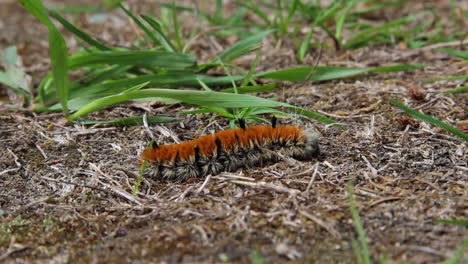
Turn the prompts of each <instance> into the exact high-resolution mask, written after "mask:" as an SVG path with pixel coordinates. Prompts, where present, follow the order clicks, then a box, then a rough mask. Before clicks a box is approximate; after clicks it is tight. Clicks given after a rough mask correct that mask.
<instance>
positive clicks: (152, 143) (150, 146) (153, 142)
mask: <svg viewBox="0 0 468 264" xmlns="http://www.w3.org/2000/svg"><path fill="white" fill-rule="evenodd" d="M148 147H149V148H151V149H155V148H158V147H159V145H158V143H156V141H155V140H154V139H152V140H151V141H150V143H149V145H148Z"/></svg>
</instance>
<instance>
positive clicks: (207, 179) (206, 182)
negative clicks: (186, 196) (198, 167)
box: [195, 174, 211, 195]
mask: <svg viewBox="0 0 468 264" xmlns="http://www.w3.org/2000/svg"><path fill="white" fill-rule="evenodd" d="M210 179H211V174H210V175H208V176H207V177H206V179H205V181H204V182H203V184H202V185H201V186H200V188H199V189H198V190H197V191H196V192H195V194H196V195H198V194H200V193H201V192H202V191H203V189H204V188H205V186H206V185H207V184H208V182H209V181H210Z"/></svg>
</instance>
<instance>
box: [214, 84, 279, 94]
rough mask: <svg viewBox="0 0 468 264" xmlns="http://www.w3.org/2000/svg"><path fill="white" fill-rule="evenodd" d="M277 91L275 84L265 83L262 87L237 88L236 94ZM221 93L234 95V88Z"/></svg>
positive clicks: (223, 90)
mask: <svg viewBox="0 0 468 264" xmlns="http://www.w3.org/2000/svg"><path fill="white" fill-rule="evenodd" d="M276 89H278V87H277V86H276V83H267V84H263V85H252V86H241V87H237V93H239V94H245V93H262V92H268V91H273V90H276ZM221 92H224V93H234V88H227V89H222V90H221Z"/></svg>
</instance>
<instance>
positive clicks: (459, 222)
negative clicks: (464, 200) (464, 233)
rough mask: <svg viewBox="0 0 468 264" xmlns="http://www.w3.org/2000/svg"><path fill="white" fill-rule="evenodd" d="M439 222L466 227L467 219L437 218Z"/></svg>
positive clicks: (467, 224)
mask: <svg viewBox="0 0 468 264" xmlns="http://www.w3.org/2000/svg"><path fill="white" fill-rule="evenodd" d="M437 222H439V223H445V224H450V225H461V226H467V227H468V220H458V219H437Z"/></svg>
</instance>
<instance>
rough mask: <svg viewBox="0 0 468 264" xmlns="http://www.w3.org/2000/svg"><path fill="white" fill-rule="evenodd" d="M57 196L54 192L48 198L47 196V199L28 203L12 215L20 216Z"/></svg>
mask: <svg viewBox="0 0 468 264" xmlns="http://www.w3.org/2000/svg"><path fill="white" fill-rule="evenodd" d="M55 195H56V191H55V192H53V193H52V194H51V195H48V196H46V197H43V198H40V199H37V200H35V201H32V202H30V203H28V204H26V205H24V206H22V207H21V208H20V209H18V210H16V211H14V212H13V213H12V215H15V216H16V215H19V214H21V213H22V212H24V211H26V210H27V209H29V208H31V207H33V206H34V205H37V204H40V203H43V202H45V201H47V200H49V199H51V198H53V197H54V196H55Z"/></svg>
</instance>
